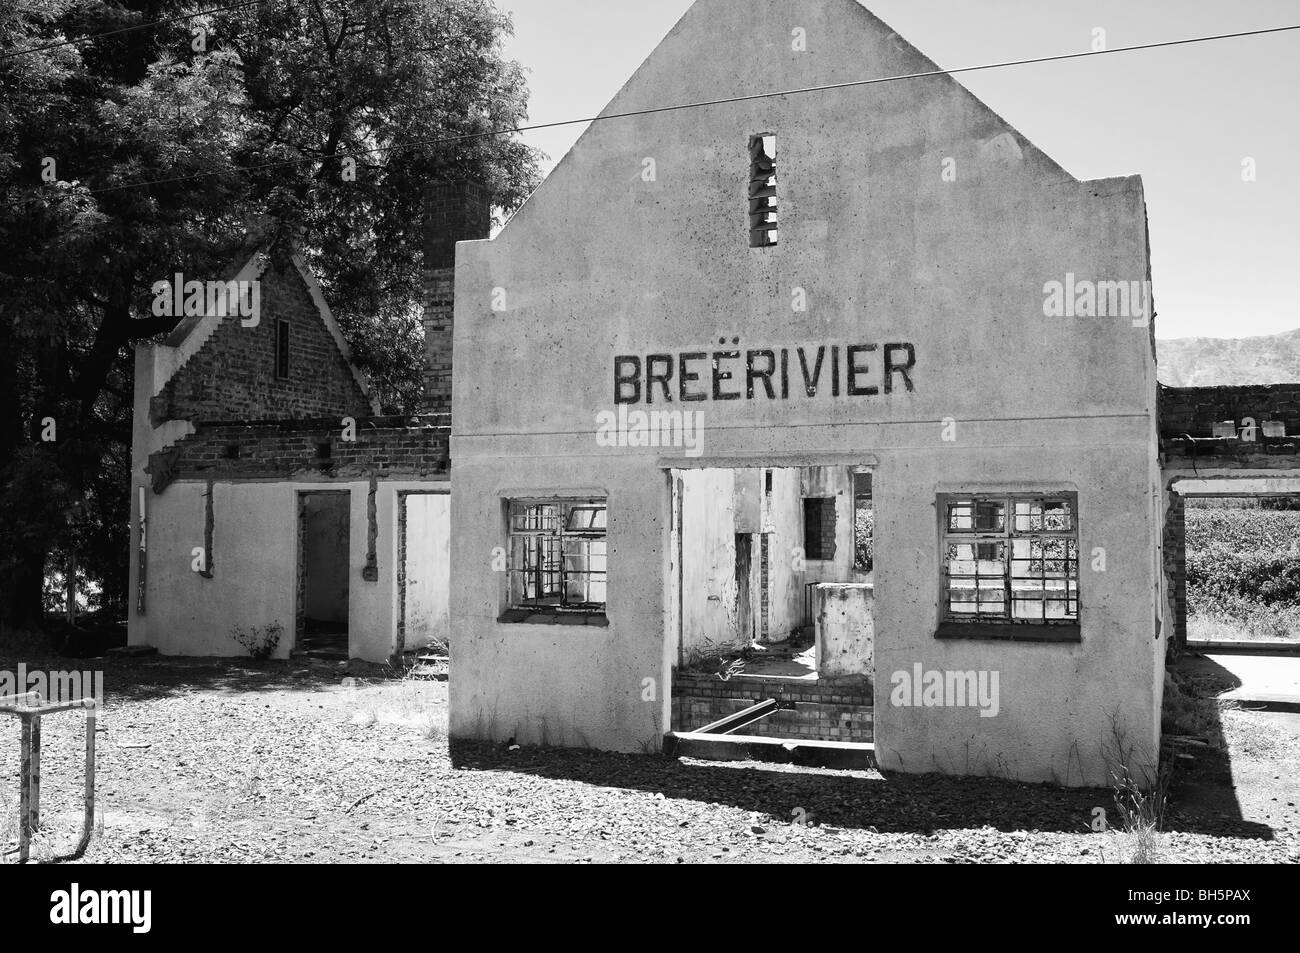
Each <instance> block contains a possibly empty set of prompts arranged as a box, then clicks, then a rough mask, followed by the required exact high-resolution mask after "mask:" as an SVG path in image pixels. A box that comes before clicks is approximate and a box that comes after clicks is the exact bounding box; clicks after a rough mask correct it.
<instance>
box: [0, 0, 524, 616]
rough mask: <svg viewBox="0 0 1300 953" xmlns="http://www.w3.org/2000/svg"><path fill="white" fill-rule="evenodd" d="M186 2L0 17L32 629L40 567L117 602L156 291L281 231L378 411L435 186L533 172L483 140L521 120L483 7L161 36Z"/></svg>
mask: <svg viewBox="0 0 1300 953" xmlns="http://www.w3.org/2000/svg"><path fill="white" fill-rule="evenodd" d="M226 5H227V4H225V3H222V4H213V6H226ZM195 9H202V6H199V7H196V6H195V5H193V4H187V3H183V2H180V0H17V2H16V3H10V4H7V5H4V6H3V7H0V623H4V622H8V623H9V624H11V625H12V624H30V623H31V622H32V621H33V620H35V619H37V618H39V613H40V601H41V595H40V593H41V580H42V578H43V575H44V573H45V571H46V565H47V562H48V558H49V556H50V554H51V552H57V553H61V552H66V551H68V550H70V549H75V550H76V551H77V552H78V554H79V562H80V564H81V565H82V567H84V569H85V571H86V573H87V575H88V576H90V578H92V579H94V580H95V581H97V582H98V583H99V584H100V585H101V586H102V587H103V599H104V602H105V605H106V606H108V607H111V608H120V607H121V606H122V605H123V603H124V600H125V590H126V567H127V552H126V549H127V546H126V540H127V529H128V528H127V525H126V522H127V516H126V514H127V512H128V500H127V493H128V485H129V481H128V473H129V465H130V464H129V458H130V449H129V448H130V427H131V405H132V388H133V383H132V364H133V359H132V350H133V345H134V344H135V343H136V342H139V341H142V340H147V339H150V338H153V337H154V336H156V335H159V334H161V333H165V332H166V331H167V330H170V326H171V324H172V323H173V321H174V319H172V318H158V317H155V316H154V315H153V314H152V313H151V311H150V307H149V305H150V303H151V294H150V287H151V286H152V285H153V283H154V282H155V281H159V280H164V279H168V278H170V276H171V275H172V274H174V273H176V272H181V273H183V274H185V275H186V276H187V277H189V276H193V277H197V278H200V279H202V278H211V277H219V276H221V275H222V274H223V273H224V272H225V271H226V269H227V267H228V265H229V264H230V263H231V261H232V260H233V259H234V257H235V256H236V254H237V253H238V251H239V250H241V249H243V248H245V247H246V246H247V245H248V244H249V243H250V242H255V241H259V240H261V239H264V238H266V237H267V236H268V234H269V231H270V229H272V228H277V229H291V230H293V231H294V233H295V234H296V235H298V236H299V241H300V244H301V245H302V247H303V249H304V252H305V254H306V255H307V258H308V264H309V266H310V267H311V268H312V269H313V271H314V272H315V273H316V274H317V275H318V277H319V278H320V280H321V283H322V285H323V287H324V289H325V293H326V296H327V298H328V299H329V301H330V305H331V308H332V309H333V310H334V312H335V314H336V316H337V317H338V318H339V322H340V324H341V325H342V327H343V329H344V333H345V334H346V335H347V336H348V338H349V342H350V344H351V346H352V348H353V351H354V355H355V357H356V359H357V361H358V363H360V364H361V365H362V366H363V369H365V370H367V371H368V372H369V373H370V375H371V377H372V380H373V381H374V382H375V384H376V387H377V390H378V392H379V395H380V397H381V400H382V402H383V403H384V404H385V409H387V410H389V411H410V410H412V409H414V407H415V405H416V404H417V402H418V399H419V371H420V363H421V360H422V345H421V335H420V322H419V306H418V302H419V298H420V274H421V266H422V250H423V226H422V218H423V216H422V205H423V199H424V195H425V194H426V192H427V190H428V187H429V185H430V184H431V183H433V182H436V181H447V180H457V179H470V180H474V181H477V182H479V183H482V184H483V185H485V186H486V187H487V188H488V190H489V192H490V193H491V194H492V195H493V196H494V202H495V204H496V206H497V207H498V208H499V209H500V210H501V212H508V211H509V210H511V209H513V208H514V207H516V206H517V205H518V204H519V203H521V202H522V200H523V199H524V198H525V197H526V196H527V194H528V193H529V192H530V191H531V189H532V187H533V186H534V184H535V182H536V180H537V155H536V154H535V153H534V152H533V151H532V150H531V149H529V148H528V147H527V146H525V145H524V144H522V143H521V142H519V141H518V140H517V139H516V138H514V137H512V136H503V135H485V133H488V132H489V131H490V130H495V129H501V128H509V127H512V126H516V125H519V124H521V123H522V122H523V121H524V119H525V116H526V109H527V89H526V84H525V81H524V75H523V70H522V69H521V68H520V67H519V65H518V64H516V63H513V62H511V61H508V60H507V59H506V58H505V57H504V55H503V53H502V42H503V38H504V37H505V36H507V35H508V33H509V30H510V22H509V19H508V18H507V17H506V16H505V15H504V14H502V13H501V12H499V11H498V10H497V9H496V8H495V7H494V6H493V5H492V3H491V0H367V2H365V3H358V2H356V0H274V2H271V0H267V2H259V3H256V4H250V5H247V6H244V7H241V8H238V9H232V10H227V11H225V12H219V13H212V14H207V15H204V16H201V17H189V18H186V19H177V20H173V21H172V22H169V23H158V21H161V20H168V19H170V18H174V17H180V16H182V15H184V14H190V13H192V12H193V11H194V10H195ZM137 27H138V29H136V28H137ZM82 36H93V37H95V39H93V40H91V41H89V42H81V43H71V44H68V43H63V42H62V41H64V40H66V39H69V38H74V37H82ZM55 44H57V45H55ZM28 51H30V52H28ZM348 157H351V158H352V159H354V160H355V169H354V168H353V167H352V162H351V161H349V158H348ZM50 421H53V422H54V424H55V431H56V439H54V440H43V439H42V434H43V433H44V434H45V436H48V435H49V434H48V429H49V428H48V422H50Z"/></svg>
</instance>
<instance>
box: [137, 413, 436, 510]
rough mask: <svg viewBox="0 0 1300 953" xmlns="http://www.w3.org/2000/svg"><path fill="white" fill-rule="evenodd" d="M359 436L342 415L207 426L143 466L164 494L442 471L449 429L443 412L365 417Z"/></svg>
mask: <svg viewBox="0 0 1300 953" xmlns="http://www.w3.org/2000/svg"><path fill="white" fill-rule="evenodd" d="M355 436H356V439H355V440H344V439H343V426H342V421H341V420H340V419H339V418H322V419H317V420H284V421H255V422H254V421H234V422H220V423H211V424H202V425H200V426H199V427H198V429H197V430H196V432H195V433H192V434H190V435H189V436H188V437H184V438H182V439H181V440H178V441H177V442H176V443H174V444H172V445H171V446H170V447H167V448H166V449H165V450H161V451H159V452H157V453H154V454H150V456H149V465H148V467H146V470H147V471H148V473H149V475H150V477H151V478H152V482H153V489H154V492H156V493H161V492H162V491H163V490H164V489H165V488H166V487H167V486H168V484H170V483H171V482H173V481H174V480H195V479H199V480H213V479H217V480H238V479H267V478H279V479H285V478H291V477H294V476H298V475H302V474H314V475H316V476H318V477H326V478H330V477H334V478H338V479H356V478H358V477H374V478H377V479H383V478H385V477H391V476H404V475H411V476H427V475H430V474H445V473H446V472H447V471H448V466H449V454H448V445H449V437H450V428H449V427H448V426H447V417H446V416H445V415H434V416H431V417H366V418H358V419H357V420H356V434H355Z"/></svg>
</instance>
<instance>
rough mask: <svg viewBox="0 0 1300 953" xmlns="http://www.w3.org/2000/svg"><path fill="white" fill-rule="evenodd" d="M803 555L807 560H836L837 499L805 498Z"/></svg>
mask: <svg viewBox="0 0 1300 953" xmlns="http://www.w3.org/2000/svg"><path fill="white" fill-rule="evenodd" d="M803 554H804V558H805V559H834V558H835V497H833V496H808V497H804V501H803Z"/></svg>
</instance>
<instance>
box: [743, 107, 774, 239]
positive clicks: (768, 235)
mask: <svg viewBox="0 0 1300 953" xmlns="http://www.w3.org/2000/svg"><path fill="white" fill-rule="evenodd" d="M769 140H770V141H771V152H770V153H769V152H768V141H769ZM776 165H777V142H776V133H774V132H759V133H755V134H754V135H752V136H750V137H749V183H748V189H747V192H748V201H749V205H748V208H749V247H750V248H775V247H776V246H777V245H778V244H779V243H780V228H781V224H780V216H779V213H778V197H777V196H778V193H777V188H778V185H777V171H776Z"/></svg>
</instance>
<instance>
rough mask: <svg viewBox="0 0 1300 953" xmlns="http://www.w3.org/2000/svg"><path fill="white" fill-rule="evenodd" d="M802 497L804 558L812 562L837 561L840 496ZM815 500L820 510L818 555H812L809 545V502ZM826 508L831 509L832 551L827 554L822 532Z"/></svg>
mask: <svg viewBox="0 0 1300 953" xmlns="http://www.w3.org/2000/svg"><path fill="white" fill-rule="evenodd" d="M800 499H801V500H802V502H801V504H800V510H801V513H800V515H801V516H802V517H803V520H802V524H803V558H804V560H805V561H806V562H810V563H832V562H834V561H835V550H836V546H835V542H836V540H835V537H836V535H838V533H839V528H840V511H839V498H838V497H836V496H801V497H800ZM813 502H815V503H817V504H818V510H819V511H820V512H818V514H817V515H818V521H817V527H818V533H817V555H816V556H814V555H812V552H811V550H810V547H809V545H808V504H809V503H813ZM828 504H829V506H828ZM826 509H829V510H830V511H831V551H830V555H827V554H826V552H825V550H824V549H823V548H822V534H821V528H822V525H823V520H824V518H825V510H826Z"/></svg>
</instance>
